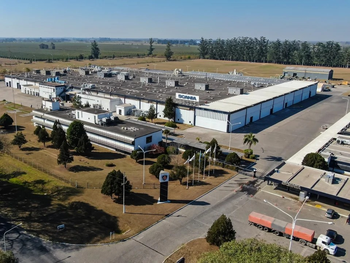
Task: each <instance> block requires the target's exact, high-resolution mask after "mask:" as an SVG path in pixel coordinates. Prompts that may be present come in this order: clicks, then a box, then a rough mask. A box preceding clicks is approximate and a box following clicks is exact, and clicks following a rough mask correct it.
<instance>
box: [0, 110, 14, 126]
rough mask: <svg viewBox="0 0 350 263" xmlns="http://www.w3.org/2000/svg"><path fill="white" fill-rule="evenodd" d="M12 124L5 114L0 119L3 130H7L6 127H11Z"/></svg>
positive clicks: (11, 120) (9, 117)
mask: <svg viewBox="0 0 350 263" xmlns="http://www.w3.org/2000/svg"><path fill="white" fill-rule="evenodd" d="M12 123H13V119H12V118H11V116H10V115H8V114H7V113H4V114H3V115H2V116H1V117H0V126H3V127H4V128H5V129H7V128H8V126H10V125H12Z"/></svg>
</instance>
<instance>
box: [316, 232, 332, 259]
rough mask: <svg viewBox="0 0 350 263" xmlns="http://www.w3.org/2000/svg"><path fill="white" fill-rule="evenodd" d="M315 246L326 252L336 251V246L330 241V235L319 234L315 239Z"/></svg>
mask: <svg viewBox="0 0 350 263" xmlns="http://www.w3.org/2000/svg"><path fill="white" fill-rule="evenodd" d="M316 246H317V247H318V248H319V249H320V250H324V251H326V253H327V254H331V255H335V254H336V253H337V246H336V245H334V244H333V243H332V240H331V239H330V237H327V236H326V235H323V234H321V235H320V236H319V237H318V238H317V241H316Z"/></svg>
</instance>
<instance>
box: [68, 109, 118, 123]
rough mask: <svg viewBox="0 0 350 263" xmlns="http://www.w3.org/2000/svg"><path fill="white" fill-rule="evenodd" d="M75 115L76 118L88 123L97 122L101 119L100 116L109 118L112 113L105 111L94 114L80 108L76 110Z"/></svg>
mask: <svg viewBox="0 0 350 263" xmlns="http://www.w3.org/2000/svg"><path fill="white" fill-rule="evenodd" d="M75 116H76V118H77V120H81V121H86V122H90V123H98V120H101V119H102V118H109V117H110V116H112V113H111V112H106V113H101V114H95V113H90V112H86V111H82V110H76V111H75Z"/></svg>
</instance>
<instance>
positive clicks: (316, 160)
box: [301, 153, 328, 170]
mask: <svg viewBox="0 0 350 263" xmlns="http://www.w3.org/2000/svg"><path fill="white" fill-rule="evenodd" d="M301 164H302V165H306V166H309V167H314V168H317V169H323V170H327V169H328V163H327V162H326V160H325V159H324V158H323V157H322V156H321V155H320V154H318V153H308V154H307V155H305V157H304V159H303V162H302V163H301Z"/></svg>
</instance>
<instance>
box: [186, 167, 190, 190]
mask: <svg viewBox="0 0 350 263" xmlns="http://www.w3.org/2000/svg"><path fill="white" fill-rule="evenodd" d="M187 161H188V160H187ZM189 167H190V162H187V187H186V189H188V173H189V169H190V168H189Z"/></svg>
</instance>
